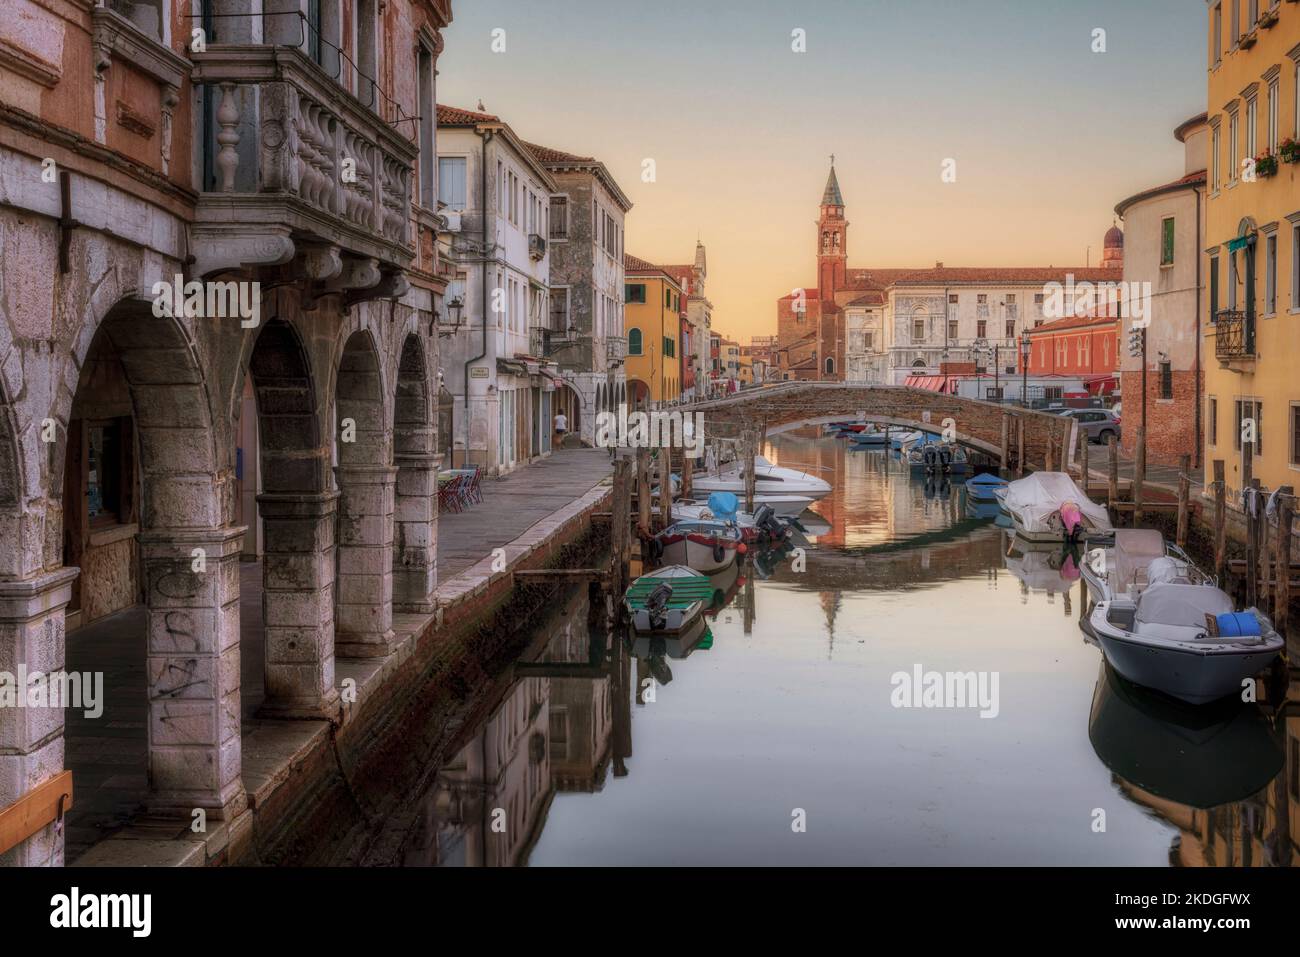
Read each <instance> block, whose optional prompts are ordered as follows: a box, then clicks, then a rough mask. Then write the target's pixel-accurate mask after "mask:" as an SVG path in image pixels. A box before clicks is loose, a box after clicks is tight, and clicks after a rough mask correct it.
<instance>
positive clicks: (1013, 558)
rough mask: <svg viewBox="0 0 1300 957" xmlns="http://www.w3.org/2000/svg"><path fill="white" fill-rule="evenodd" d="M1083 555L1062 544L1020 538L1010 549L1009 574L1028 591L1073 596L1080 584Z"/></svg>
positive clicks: (1016, 538) (1012, 541)
mask: <svg viewBox="0 0 1300 957" xmlns="http://www.w3.org/2000/svg"><path fill="white" fill-rule="evenodd" d="M1079 560H1080V559H1079V551H1078V549H1077V548H1071V547H1070V546H1068V545H1063V544H1062V543H1060V542H1031V541H1028V540H1026V539H1023V538H1021V537H1020V536H1019V535H1013V536H1012V537H1011V542H1010V545H1009V546H1008V547H1007V553H1006V566H1007V571H1009V572H1010V573H1011V574H1012V575H1014V576H1015V577H1016V578H1017V579H1018V580H1019V581H1020V583H1021V584H1022V585H1023V586H1024V587H1025V589H1026V590H1028V591H1037V592H1045V593H1047V594H1048V595H1056V594H1065V595H1068V594H1069V593H1070V589H1071V588H1073V587H1074V585H1075V584H1076V583H1077V582H1078V581H1079V580H1080V577H1081V576H1080V575H1079Z"/></svg>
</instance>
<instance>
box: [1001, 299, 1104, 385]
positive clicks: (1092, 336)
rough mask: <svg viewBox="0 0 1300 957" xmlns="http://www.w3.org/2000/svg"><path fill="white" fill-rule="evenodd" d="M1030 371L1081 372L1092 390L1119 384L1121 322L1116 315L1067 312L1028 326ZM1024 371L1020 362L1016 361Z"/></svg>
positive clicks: (1050, 372) (1032, 372)
mask: <svg viewBox="0 0 1300 957" xmlns="http://www.w3.org/2000/svg"><path fill="white" fill-rule="evenodd" d="M1028 334H1029V341H1030V351H1029V374H1030V375H1069V376H1080V377H1082V378H1083V380H1084V382H1085V383H1086V384H1087V385H1088V391H1089V392H1092V393H1094V394H1098V393H1109V392H1113V391H1115V387H1116V386H1117V385H1118V384H1119V350H1120V342H1119V337H1120V322H1119V319H1118V318H1116V317H1115V316H1067V317H1066V318H1064V319H1057V320H1056V321H1055V322H1047V323H1044V324H1043V325H1041V326H1038V327H1036V328H1034V329H1030V330H1029V333H1028ZM1019 368H1020V370H1021V371H1022V372H1023V371H1024V364H1023V362H1021V363H1020V365H1019Z"/></svg>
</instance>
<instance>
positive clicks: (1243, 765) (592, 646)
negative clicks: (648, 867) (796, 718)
mask: <svg viewBox="0 0 1300 957" xmlns="http://www.w3.org/2000/svg"><path fill="white" fill-rule="evenodd" d="M846 445H847V444H846V443H844V442H828V441H825V440H819V439H816V438H809V437H807V436H801V435H798V434H796V435H783V436H779V437H776V438H774V439H773V440H772V441H771V442H770V443H769V446H768V448H767V450H766V454H767V455H768V457H769V458H770V459H771V460H772V461H774V462H778V463H780V464H785V465H791V466H803V467H805V468H807V467H810V466H811V467H814V468H819V469H833V470H834V475H835V476H836V477H837V478H836V480H835V481H834V483H833V484H834V485H835V489H834V491H833V492H832V493H831V494H830V495H828V496H827V497H826V498H824V499H823V500H821V501H820V502H818V503H816V506H815V508H816V513H817V515H818V517H819V518H820V519H821V521H822V524H821V525H820V526H816V525H811V526H810V532H811V533H810V534H809V535H808V536H807V538H806V540H804V541H802V542H800V543H799V544H801V545H802V546H804V547H806V548H807V549H808V553H809V558H808V561H807V563H806V570H805V571H804V572H802V573H800V572H795V571H793V570H792V567H791V562H790V561H789V560H788V558H789V550H788V549H787V551H786V552H785V553H784V554H782V553H776V554H767V555H763V554H755V555H751V556H750V558H751V559H752V561H750V562H749V563H747V565H746V566H745V568H743V569H740V570H737V571H736V572H735V573H733V574H731V575H730V576H720V577H719V580H718V581H717V582H716V584H717V586H718V587H717V591H716V594H715V603H714V606H713V608H711V609H710V611H709V613H708V614H709V620H710V622H711V624H712V625H713V626H715V627H717V626H722V627H726V624H725V615H724V620H723V621H719V620H718V618H719V614H720V613H722V612H723V611H724V609H725V610H726V615H730V614H731V613H732V611H737V612H740V613H741V614H740V617H741V619H742V621H741V623H740V624H741V626H743V627H742V628H741V629H740V630H741V631H742V633H743V634H745V635H749V634H750V633H751V630H752V628H753V625H754V623H755V621H756V620H757V619H758V618H759V615H760V613H761V610H762V608H761V606H762V603H763V600H764V598H763V596H759V594H758V593H759V592H761V591H762V590H763V588H764V587H770V586H768V585H767V583H769V582H770V583H772V585H774V586H775V588H776V590H775V591H773V592H770V593H768V594H767V595H766V600H767V601H771V602H773V603H779V601H780V597H779V590H780V589H782V588H784V589H797V590H800V591H810V592H814V593H816V595H817V598H818V600H819V604H820V607H821V611H822V617H823V622H820V623H819V627H822V628H824V630H825V635H826V640H827V653H828V655H832V656H833V655H834V653H835V647H834V641H835V634H836V627H837V620H838V619H839V617H840V615H841V614H842V613H843V611H844V608H845V607H846V598H849V597H851V596H852V595H853V594H854V593H861V592H864V591H876V590H879V591H894V592H900V593H905V592H909V591H918V592H920V591H924V590H926V589H928V588H938V587H939V586H941V585H943V584H945V583H947V582H951V581H954V580H957V579H980V578H982V579H985V580H987V581H988V582H989V587H990V588H991V589H997V588H998V587H999V585H1000V584H1001V583H1004V582H1010V583H1012V585H1013V587H1014V588H1015V589H1016V590H1017V593H1018V594H1019V596H1021V597H1022V598H1023V599H1024V600H1046V601H1049V602H1052V603H1055V601H1056V597H1057V596H1060V598H1061V603H1062V605H1063V609H1064V611H1065V613H1066V615H1068V616H1073V615H1074V614H1078V615H1079V617H1080V619H1082V616H1083V615H1084V614H1085V613H1086V607H1087V605H1086V602H1082V601H1080V600H1078V599H1077V598H1076V599H1075V600H1074V602H1073V603H1072V602H1071V595H1072V592H1073V591H1074V586H1075V585H1076V583H1077V582H1078V579H1077V571H1076V564H1075V563H1076V562H1077V559H1076V558H1075V557H1073V556H1070V555H1068V554H1067V553H1064V552H1059V550H1056V551H1053V550H1052V549H1050V548H1049V549H1046V550H1044V549H1041V548H1038V547H1035V546H1028V545H1026V544H1025V543H1023V542H1018V541H1017V540H1016V539H1015V538H1014V536H1013V535H1011V534H1010V533H1009V532H1007V531H1005V530H1004V529H1003V528H1001V527H999V526H998V525H997V524H996V523H995V521H994V517H993V516H991V515H989V514H987V513H979V512H977V511H975V510H968V508H967V507H966V503H965V501H964V499H963V497H962V493H961V487H960V480H958V481H957V482H953V483H926V482H924V481H923V480H921V479H920V477H919V476H918V477H913V476H911V475H909V474H908V470H907V469H906V468H905V467H903V466H902V465H901V464H900V463H899V462H898V461H896V460H894V459H893V458H892V457H887V456H886V455H885V454H884V453H883V452H878V451H876V452H850V451H849V450H848V449H847V447H846ZM1058 552H1059V554H1058ZM632 573H633V574H634V575H635V574H639V573H640V569H639V568H636V567H634V568H633V570H632ZM756 581H757V582H759V584H757V585H756ZM593 594H594V596H595V598H596V602H595V604H593ZM593 594H589V593H588V592H586V591H585V590H581V591H579V593H577V594H575V595H573V596H571V597H570V598H569V600H568V601H567V602H566V603H564V604H563V606H562V607H559V608H557V609H555V611H554V612H553V614H552V615H551V616H550V617H549V619H548V620H547V621H546V622H545V623H544V624H542V625H540V626H539V628H538V631H537V635H536V640H535V641H534V644H533V646H532V650H531V651H530V652H528V653H526V654H525V655H523V656H522V657H521V659H520V661H519V662H518V663H517V664H516V665H515V666H514V670H513V674H512V675H511V676H508V678H509V679H510V680H508V681H503V682H502V687H503V688H504V690H503V691H502V693H501V694H500V696H499V699H498V700H497V701H496V702H495V703H494V705H493V706H492V707H491V708H490V710H489V712H488V713H487V716H486V718H485V719H483V720H480V721H479V722H478V723H477V725H476V726H474V727H472V728H468V729H467V731H466V736H465V737H464V738H463V739H462V740H458V742H457V751H456V754H455V756H454V757H453V758H452V759H451V760H450V761H448V762H447V763H446V764H445V765H444V766H443V767H442V768H441V769H440V770H439V771H438V772H437V774H436V777H435V779H434V783H433V785H432V787H430V788H429V789H428V790H427V791H426V793H425V795H424V797H423V798H422V799H421V801H420V802H419V822H418V825H417V826H416V827H415V828H414V829H413V831H412V832H411V834H412V836H411V837H410V839H409V840H408V842H407V845H406V847H405V854H404V861H405V863H407V864H411V865H468V866H501V865H521V864H526V863H527V862H528V859H529V855H530V853H531V851H532V849H533V847H534V845H535V844H536V841H537V839H538V837H539V835H540V833H541V831H542V829H543V827H544V826H545V824H546V818H547V815H548V812H549V811H550V808H551V806H552V802H553V801H554V800H555V799H556V795H557V794H558V793H561V792H580V793H596V792H600V791H601V790H602V789H604V788H605V787H606V786H608V785H609V784H610V779H611V777H612V778H613V779H614V780H615V781H616V782H617V781H618V779H620V778H629V772H630V771H631V770H632V760H631V759H632V709H633V707H635V705H637V704H642V703H644V701H645V696H646V694H647V689H649V688H651V687H656V688H658V689H659V690H660V691H661V692H662V685H663V681H662V679H661V676H660V675H657V674H656V673H655V662H652V661H651V660H650V656H642V657H637V658H636V660H635V662H634V661H633V659H634V657H635V656H634V654H633V652H632V648H631V646H630V644H628V643H627V642H625V641H624V640H623V637H622V636H618V637H617V638H613V639H611V637H610V632H609V628H608V623H607V621H606V616H607V613H608V610H609V605H608V604H607V602H606V600H605V598H604V596H600V595H599V593H598V592H597V593H593ZM1083 594H1084V592H1083V588H1082V585H1081V584H1079V589H1078V592H1077V595H1079V596H1082V595H1083ZM1016 607H1018V604H1017V605H1009V606H1007V614H1009V615H1014V614H1015V613H1016V612H1015V609H1016ZM731 634H732V635H735V634H736V631H732V632H731ZM1080 640H1087V639H1086V636H1084V635H1083V634H1082V632H1080ZM710 641H711V636H710ZM707 647H708V645H707V644H704V645H697V646H694V647H693V648H692V649H691V651H692V652H695V651H700V650H702V649H703V648H707ZM660 657H661V658H662V659H663V660H662V662H659V663H660V664H662V665H663V666H668V665H669V662H668V660H667V659H668V656H667V655H663V656H660ZM1098 658H1099V662H1101V664H1100V674H1099V677H1098V680H1097V685H1096V689H1095V692H1094V698H1093V703H1092V709H1091V713H1090V716H1089V721H1088V727H1087V729H1086V730H1087V733H1088V736H1089V740H1090V742H1091V744H1092V750H1093V752H1094V753H1095V755H1096V759H1097V760H1098V761H1100V762H1101V763H1102V765H1104V766H1105V767H1106V768H1107V769H1108V770H1109V772H1110V775H1111V783H1112V785H1113V786H1114V788H1115V789H1116V792H1117V793H1118V794H1120V795H1122V796H1123V797H1124V798H1125V799H1126V800H1128V801H1130V802H1133V803H1134V804H1135V805H1137V806H1140V807H1142V808H1143V809H1145V810H1146V811H1148V812H1149V813H1150V814H1152V815H1154V816H1156V817H1158V818H1159V819H1160V820H1162V821H1164V822H1166V823H1167V824H1168V825H1169V826H1170V827H1171V828H1173V829H1176V831H1175V833H1174V834H1173V835H1172V839H1171V842H1170V851H1169V862H1170V863H1171V864H1173V865H1176V866H1195V865H1209V866H1225V865H1227V866H1259V865H1277V866H1290V865H1293V864H1295V863H1296V861H1297V858H1300V846H1298V844H1297V841H1298V840H1300V705H1297V704H1290V705H1283V706H1281V707H1279V706H1277V705H1276V704H1275V702H1277V701H1283V702H1287V701H1289V702H1300V679H1293V680H1292V682H1291V685H1290V688H1289V689H1288V690H1289V694H1283V693H1282V690H1281V689H1279V688H1273V689H1272V690H1271V697H1269V698H1268V700H1266V701H1264V702H1262V703H1260V704H1252V705H1241V706H1223V707H1216V708H1210V709H1205V708H1199V709H1198V708H1187V707H1185V706H1182V705H1179V704H1177V703H1175V702H1172V701H1170V700H1168V699H1165V698H1163V697H1161V696H1159V695H1155V694H1152V693H1151V692H1148V691H1144V690H1143V689H1141V688H1136V687H1134V686H1132V685H1131V684H1128V683H1127V682H1124V681H1123V679H1121V678H1118V677H1117V676H1115V675H1114V674H1113V673H1112V672H1110V671H1109V670H1108V669H1107V668H1106V666H1105V665H1104V661H1101V658H1100V651H1099V650H1098ZM671 665H672V666H674V667H678V666H680V667H682V668H689V667H691V665H692V663H691V662H689V661H681V660H680V659H678V658H674V659H673V660H672V662H671ZM651 679H653V681H652V680H651ZM1265 696H1266V697H1268V695H1267V693H1266V695H1265ZM1275 716H1276V717H1275ZM1084 730H1085V729H1083V728H1078V729H1077V730H1076V729H1068V730H1063V732H1062V733H1068V734H1075V733H1082V732H1083V731H1084ZM615 786H619V785H615ZM622 786H629V787H636V786H637V784H636V776H635V775H631V776H630V778H629V781H628V783H626V784H625V785H622ZM633 863H634V862H633ZM1060 863H1069V862H1068V861H1061V862H1060Z"/></svg>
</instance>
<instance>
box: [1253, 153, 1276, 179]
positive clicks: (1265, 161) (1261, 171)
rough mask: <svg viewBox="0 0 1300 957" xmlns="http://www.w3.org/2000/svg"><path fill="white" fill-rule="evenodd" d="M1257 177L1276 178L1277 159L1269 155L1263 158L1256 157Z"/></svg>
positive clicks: (1266, 154)
mask: <svg viewBox="0 0 1300 957" xmlns="http://www.w3.org/2000/svg"><path fill="white" fill-rule="evenodd" d="M1255 175H1256V176H1261V177H1264V176H1276V175H1277V157H1276V156H1273V155H1271V154H1269V153H1265V154H1264V155H1263V156H1256V157H1255Z"/></svg>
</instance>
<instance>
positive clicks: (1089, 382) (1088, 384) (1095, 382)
mask: <svg viewBox="0 0 1300 957" xmlns="http://www.w3.org/2000/svg"><path fill="white" fill-rule="evenodd" d="M1083 384H1084V387H1085V388H1086V389H1087V390H1088V392H1089V393H1091V394H1092V395H1110V394H1111V393H1112V392H1114V391H1115V390H1116V389H1117V388H1119V377H1118V376H1113V375H1098V376H1092V377H1091V378H1089V379H1084V380H1083Z"/></svg>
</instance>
